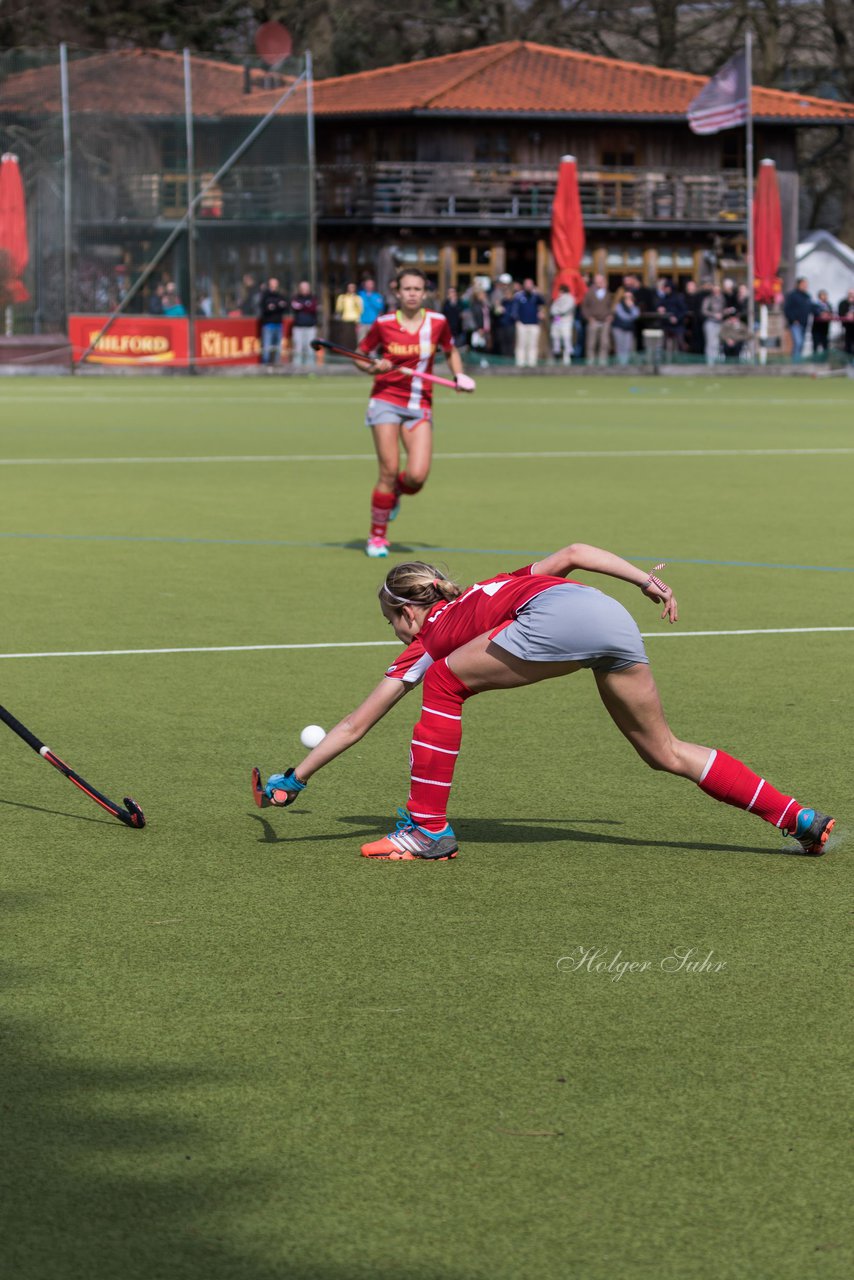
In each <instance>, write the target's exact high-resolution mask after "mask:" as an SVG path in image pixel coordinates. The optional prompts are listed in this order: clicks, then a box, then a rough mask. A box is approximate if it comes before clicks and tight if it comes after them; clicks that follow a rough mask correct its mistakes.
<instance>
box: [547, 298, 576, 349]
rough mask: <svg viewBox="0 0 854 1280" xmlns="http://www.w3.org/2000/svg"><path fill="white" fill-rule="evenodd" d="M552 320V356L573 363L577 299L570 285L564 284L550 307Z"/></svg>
mask: <svg viewBox="0 0 854 1280" xmlns="http://www.w3.org/2000/svg"><path fill="white" fill-rule="evenodd" d="M550 312H551V318H552V333H551V338H552V355H553V356H554V358H555V360H562V361H563V363H564V364H571V363H572V348H573V347H574V346H575V298H574V297H573V296H572V290H571V289H570V287H569V285H568V284H562V285H561V286H560V288H559V290H558V295H557V297H556V298H555V299H553V301H552V305H551V307H550Z"/></svg>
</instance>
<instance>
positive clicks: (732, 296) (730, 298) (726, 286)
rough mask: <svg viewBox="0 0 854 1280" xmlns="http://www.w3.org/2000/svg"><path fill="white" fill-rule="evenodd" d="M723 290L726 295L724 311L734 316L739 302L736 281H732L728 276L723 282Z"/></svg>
mask: <svg viewBox="0 0 854 1280" xmlns="http://www.w3.org/2000/svg"><path fill="white" fill-rule="evenodd" d="M721 289H722V290H723V295H724V310H725V311H728V312H729V314H730V315H733V316H734V315H735V312H736V303H737V301H738V296H737V294H736V289H735V281H734V280H732V279H730V277H729V276H726V278H725V279H724V280H722V281H721Z"/></svg>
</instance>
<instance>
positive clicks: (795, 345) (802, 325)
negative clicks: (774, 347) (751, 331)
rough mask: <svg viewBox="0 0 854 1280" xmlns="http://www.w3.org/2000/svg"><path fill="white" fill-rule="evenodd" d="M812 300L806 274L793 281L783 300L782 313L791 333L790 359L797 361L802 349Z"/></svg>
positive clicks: (810, 313)
mask: <svg viewBox="0 0 854 1280" xmlns="http://www.w3.org/2000/svg"><path fill="white" fill-rule="evenodd" d="M812 308H813V301H812V298H811V297H810V293H809V290H808V288H807V280H806V276H801V277H800V278H799V279H798V280H796V281H795V287H794V289H792V290H791V291H790V292H789V293H787V294H786V297H785V299H784V301H783V315H784V316H785V317H786V323H787V324H788V326H789V332H790V333H791V335H792V360H793V361H794V362H795V363H797V362H798V361H799V360H800V358H801V352H802V351H803V349H804V338H805V337H806V333H807V325H808V324H809V322H810V316H811V315H812Z"/></svg>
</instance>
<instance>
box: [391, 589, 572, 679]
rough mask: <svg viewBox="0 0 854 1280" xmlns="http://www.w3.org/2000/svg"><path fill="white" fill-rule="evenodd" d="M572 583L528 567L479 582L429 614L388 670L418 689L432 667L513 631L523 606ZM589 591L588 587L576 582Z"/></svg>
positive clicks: (440, 604) (392, 675)
mask: <svg viewBox="0 0 854 1280" xmlns="http://www.w3.org/2000/svg"><path fill="white" fill-rule="evenodd" d="M573 581H574V579H572V578H550V577H547V576H546V575H545V574H541V573H534V572H533V565H530V564H529V565H525V567H524V568H523V569H516V570H515V571H514V572H513V573H499V574H498V575H497V577H495V578H488V579H487V580H486V582H476V583H475V584H474V586H472V587H468V588H467V589H466V590H465V591H464V592H463V594H462V595H461V596H457V598H456V600H447V601H441V602H440V603H439V604H437V605H436V608H435V609H434V610H433V612H432V613H430V614H428V615H427V617H426V618H425V620H424V624H423V626H422V628H421V631H420V632H419V633H418V636H417V637H416V638H415V639H414V640H413V641H412V643H411V644H409V645H407V646H406V648H405V649H404V650H403V653H401V654H400V655H399V656H398V657H397V658H395V660H394V662H393V663H392V664H391V666H390V667H389V668H388V669H387V671H386V675H387V676H391V678H392V679H393V680H404V681H405V682H406V683H407V684H417V683H418V681H419V680H421V679H422V677H423V675H424V672H425V671H426V670H427V668H428V667H429V666H430V664H431V662H434V661H438V660H439V659H440V658H446V657H447V656H448V654H449V653H453V651H454V650H455V649H459V647H460V645H464V644H467V643H468V641H469V640H474V639H475V637H476V636H482V635H484V634H485V633H488V634H489V635H490V636H496V635H497V634H498V632H499V631H503V630H504V628H505V627H506V626H508V625H509V624H510V623H511V622H512V621H513V619H514V618H515V617H516V614H517V613H518V612H519V610H520V609H521V607H522V605H523V604H527V602H528V601H529V600H532V599H533V598H534V596H537V595H539V594H540V592H541V591H547V590H548V589H549V587H556V586H559V585H562V584H563V583H565V582H573ZM575 585H576V586H579V587H580V586H584V585H585V584H584V583H581V582H578V583H575Z"/></svg>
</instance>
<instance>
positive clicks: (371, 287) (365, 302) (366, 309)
mask: <svg viewBox="0 0 854 1280" xmlns="http://www.w3.org/2000/svg"><path fill="white" fill-rule="evenodd" d="M359 297H360V298H361V299H362V316H361V319H360V320H359V323H358V326H357V332H358V335H359V341H360V342H361V341H362V339H363V338H364V336H365V334H366V333H367V332H368V330H369V329H370V327H371V325H372V324H373V323H374V321H375V320H377V319H379V317H380V316H381V315H382V314H383V313H384V311H385V302H384V300H383V296H382V294H381V293H378V292H377V286H376V284H375V283H374V281H373V280H372V279H371V278H370V277H366V278H365V279H364V280H363V281H362V287H361V289H360V290H359Z"/></svg>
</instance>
